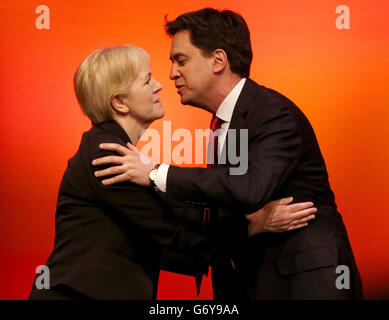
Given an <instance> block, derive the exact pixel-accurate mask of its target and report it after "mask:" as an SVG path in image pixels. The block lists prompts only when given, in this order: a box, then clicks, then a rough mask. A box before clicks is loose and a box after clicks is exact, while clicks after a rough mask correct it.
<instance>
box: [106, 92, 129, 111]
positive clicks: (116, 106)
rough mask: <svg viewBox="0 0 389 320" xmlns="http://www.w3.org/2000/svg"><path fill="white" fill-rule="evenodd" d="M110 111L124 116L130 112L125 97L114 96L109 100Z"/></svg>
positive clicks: (121, 95) (120, 95)
mask: <svg viewBox="0 0 389 320" xmlns="http://www.w3.org/2000/svg"><path fill="white" fill-rule="evenodd" d="M111 106H112V109H113V110H114V111H115V112H117V113H119V114H126V113H128V112H129V111H130V107H129V105H128V101H127V96H125V95H123V94H115V95H113V96H112V98H111Z"/></svg>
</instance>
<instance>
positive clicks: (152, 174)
mask: <svg viewBox="0 0 389 320" xmlns="http://www.w3.org/2000/svg"><path fill="white" fill-rule="evenodd" d="M156 175H157V170H156V169H153V170H151V171H150V174H149V178H150V179H151V180H153V181H154V180H155V176H156Z"/></svg>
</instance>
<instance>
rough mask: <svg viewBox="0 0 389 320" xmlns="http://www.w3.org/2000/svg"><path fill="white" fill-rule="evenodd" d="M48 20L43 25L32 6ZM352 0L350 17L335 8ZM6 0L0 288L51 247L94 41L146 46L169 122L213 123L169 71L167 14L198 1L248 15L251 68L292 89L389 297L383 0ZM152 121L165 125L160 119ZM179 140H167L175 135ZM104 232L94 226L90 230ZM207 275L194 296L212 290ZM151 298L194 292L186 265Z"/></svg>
mask: <svg viewBox="0 0 389 320" xmlns="http://www.w3.org/2000/svg"><path fill="white" fill-rule="evenodd" d="M41 4H45V5H47V6H48V7H49V8H50V30H38V29H37V28H36V27H35V20H36V18H37V17H38V15H39V14H36V13H35V8H36V7H37V6H38V5H41ZM341 4H346V5H348V6H349V8H350V18H351V19H350V21H351V29H350V30H338V29H336V27H335V20H336V17H337V16H338V15H337V14H336V13H335V9H336V7H337V6H338V5H341ZM161 5H162V2H161V1H160V0H159V1H156V0H143V1H128V0H120V1H106V0H103V1H102V0H93V1H87V0H83V1H77V0H66V1H65V0H63V1H58V0H57V1H54V0H47V1H32V0H31V1H14V0H12V1H11V0H2V1H1V3H0V25H1V30H2V36H1V40H0V68H1V69H0V70H1V77H0V81H1V84H0V143H1V150H2V152H1V157H0V177H1V178H0V215H1V220H0V221H1V223H0V262H1V264H0V275H1V280H0V299H25V298H26V297H27V295H28V293H29V290H30V287H31V284H32V281H33V278H34V275H35V267H36V266H37V265H40V264H44V263H45V261H46V259H47V257H48V255H49V254H50V252H51V250H52V248H53V240H54V213H55V205H56V198H57V192H58V187H59V183H60V180H61V177H62V174H63V172H64V170H65V168H66V164H67V159H68V158H70V157H71V156H73V154H74V153H75V151H76V149H77V147H78V145H79V142H80V139H81V134H82V132H84V131H86V130H88V129H89V127H90V122H89V120H88V119H87V118H86V117H85V116H83V115H82V114H81V112H80V109H79V106H78V105H77V102H76V99H75V95H74V93H73V87H72V77H73V74H74V72H75V70H76V68H77V66H78V65H79V64H80V62H81V61H82V59H84V58H85V57H86V56H87V55H88V54H89V53H90V52H91V51H93V50H95V49H98V48H100V47H103V46H107V45H115V44H124V43H131V44H134V45H137V46H140V47H142V48H144V49H146V50H147V51H148V52H149V53H150V55H151V59H152V68H153V74H154V77H155V78H156V79H158V81H160V82H161V83H162V84H163V86H164V90H163V91H162V92H161V97H162V102H163V106H164V109H165V118H164V119H165V120H171V121H172V129H173V130H174V129H176V128H189V129H191V130H193V132H194V129H195V128H207V127H208V125H209V120H210V116H209V115H208V114H207V113H205V112H204V111H202V110H199V109H194V108H188V107H183V106H181V105H180V103H179V97H178V96H177V94H176V90H175V88H174V85H173V83H172V82H171V81H170V80H169V78H168V75H169V69H170V62H169V60H168V56H169V49H170V39H169V38H168V37H167V36H166V35H165V34H164V30H163V22H164V16H165V14H169V18H175V17H176V16H177V15H179V14H181V13H183V12H186V11H191V10H197V9H200V8H203V7H206V6H212V7H216V8H219V9H231V10H234V11H236V12H239V13H240V14H242V15H243V17H244V18H245V19H246V21H247V23H248V25H249V28H250V30H251V39H252V45H253V51H254V61H253V64H252V74H251V77H252V78H253V79H254V80H255V81H257V82H259V83H260V84H263V85H265V86H267V87H270V88H273V89H275V90H277V91H279V92H281V93H283V94H284V95H286V96H287V97H289V98H290V99H291V100H293V101H294V102H295V103H296V104H297V105H298V106H299V107H300V108H301V109H302V110H303V111H304V113H305V114H306V115H307V116H308V118H309V119H310V121H311V123H312V125H313V127H314V129H315V131H316V134H317V137H318V140H319V143H320V146H321V149H322V152H323V154H324V157H325V160H326V164H327V168H328V172H329V175H330V182H331V185H332V188H333V190H334V192H335V195H336V200H337V204H338V206H339V211H340V212H341V214H342V215H343V218H344V221H345V224H346V227H347V230H348V232H349V237H350V240H351V244H352V247H353V249H354V253H355V256H356V259H357V263H358V266H359V269H360V272H361V275H362V279H363V283H364V287H365V293H366V297H367V298H388V297H389V272H388V269H389V254H388V253H389V252H388V251H389V250H388V249H387V244H388V240H389V236H388V231H387V230H388V227H389V220H388V217H387V208H388V205H387V202H388V199H389V197H388V196H389V193H388V187H387V183H388V180H389V170H388V163H389V151H388V148H389V143H388V142H389V129H388V122H389V112H388V110H387V108H388V71H389V70H388V66H389V61H388V60H389V58H388V57H389V55H388V53H389V52H388V49H389V42H388V29H389V28H388V24H387V18H388V11H389V10H388V4H387V2H386V1H380V0H374V1H367V0H354V1H352V0H350V1H347V2H346V3H343V1H340V0H337V1H334V0H322V1H311V0H290V1H283V0H272V1H270V0H269V1H262V0H261V1H249V0H241V1H232V0H223V1H218V0H213V1H203V0H197V1H195V5H194V4H193V1H177V0H169V1H165V2H163V5H162V6H161ZM151 127H153V128H156V129H158V130H161V128H162V121H157V122H156V123H154V124H153V125H152V126H151ZM175 144H177V143H173V146H174V145H175ZM96 236H99V235H96ZM210 280H211V279H210V277H208V279H206V281H205V282H204V285H203V287H202V292H201V295H200V298H201V299H211V298H212V291H211V282H210ZM158 298H160V299H171V298H173V299H193V298H195V286H194V280H193V278H190V277H186V276H182V275H176V274H171V273H166V272H162V273H161V281H160V285H159V292H158Z"/></svg>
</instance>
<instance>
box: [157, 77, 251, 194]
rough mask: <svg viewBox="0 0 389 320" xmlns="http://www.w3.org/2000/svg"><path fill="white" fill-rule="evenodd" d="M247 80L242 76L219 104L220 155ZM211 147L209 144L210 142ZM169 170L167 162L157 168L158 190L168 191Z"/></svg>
mask: <svg viewBox="0 0 389 320" xmlns="http://www.w3.org/2000/svg"><path fill="white" fill-rule="evenodd" d="M245 82H246V78H242V79H241V80H240V81H239V82H238V83H237V84H236V86H235V87H234V88H233V89H232V90H231V91H230V93H229V94H228V95H227V97H225V98H224V100H223V102H222V103H221V105H220V106H219V108H218V109H217V111H216V117H218V118H219V119H220V120H222V124H221V129H222V134H221V135H220V136H219V139H218V140H219V143H218V155H219V156H220V153H221V151H222V149H223V148H222V147H223V144H224V141H225V140H226V136H227V131H228V128H229V127H230V123H231V118H232V114H233V113H234V109H235V105H236V101H237V100H238V98H239V95H240V93H241V92H242V89H243V86H244V84H245ZM208 147H209V144H208ZM209 156H210V152H209V148H208V152H207V160H208V159H209ZM168 171H169V165H168V164H165V163H161V165H160V166H159V168H158V170H157V174H156V176H155V180H154V182H155V185H156V186H157V188H158V190H160V191H162V192H166V180H167V174H168Z"/></svg>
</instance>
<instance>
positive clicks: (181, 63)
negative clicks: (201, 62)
mask: <svg viewBox="0 0 389 320" xmlns="http://www.w3.org/2000/svg"><path fill="white" fill-rule="evenodd" d="M177 62H178V65H180V66H183V65H184V64H185V60H178V61H177Z"/></svg>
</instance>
